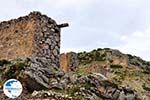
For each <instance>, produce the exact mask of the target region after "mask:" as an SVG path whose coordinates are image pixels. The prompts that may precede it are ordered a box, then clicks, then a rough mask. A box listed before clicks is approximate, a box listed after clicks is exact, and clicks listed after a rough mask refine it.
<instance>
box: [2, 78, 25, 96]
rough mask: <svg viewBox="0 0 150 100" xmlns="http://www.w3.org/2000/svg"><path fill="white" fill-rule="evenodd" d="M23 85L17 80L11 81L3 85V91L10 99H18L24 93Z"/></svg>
mask: <svg viewBox="0 0 150 100" xmlns="http://www.w3.org/2000/svg"><path fill="white" fill-rule="evenodd" d="M22 90H23V88H22V85H21V83H20V82H19V81H18V80H16V79H9V80H7V81H6V82H5V83H4V85H3V91H4V94H5V95H6V96H8V97H9V98H17V97H18V96H19V95H20V94H21V93H22Z"/></svg>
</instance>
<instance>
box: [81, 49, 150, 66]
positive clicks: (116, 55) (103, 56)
mask: <svg viewBox="0 0 150 100" xmlns="http://www.w3.org/2000/svg"><path fill="white" fill-rule="evenodd" d="M78 59H79V62H80V64H87V63H91V62H92V61H105V62H106V63H107V65H108V64H115V65H121V66H124V67H129V66H132V67H137V68H150V62H148V61H144V60H142V59H141V58H140V57H137V56H132V55H129V54H123V53H121V52H120V51H119V50H115V49H110V48H104V49H101V48H99V49H95V50H93V51H91V52H79V53H78Z"/></svg>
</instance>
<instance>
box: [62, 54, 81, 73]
mask: <svg viewBox="0 0 150 100" xmlns="http://www.w3.org/2000/svg"><path fill="white" fill-rule="evenodd" d="M78 65H79V61H78V58H77V53H75V52H69V53H66V54H65V53H63V54H61V55H60V67H61V69H62V70H63V71H64V72H69V71H73V70H75V69H76V68H77V67H78Z"/></svg>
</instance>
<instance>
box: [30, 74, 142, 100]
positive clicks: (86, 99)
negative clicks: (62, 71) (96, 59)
mask: <svg viewBox="0 0 150 100" xmlns="http://www.w3.org/2000/svg"><path fill="white" fill-rule="evenodd" d="M73 80H74V82H73V83H70V84H68V85H67V87H66V88H65V90H63V92H61V91H62V90H53V91H51V90H49V91H34V92H33V93H32V98H34V99H35V98H36V99H38V98H41V99H54V100H140V98H139V97H138V96H137V95H136V92H135V91H133V90H132V89H130V88H118V87H117V85H116V84H113V83H111V82H109V81H108V80H107V78H105V77H104V76H103V75H101V74H98V73H93V74H89V75H87V76H80V77H79V78H73Z"/></svg>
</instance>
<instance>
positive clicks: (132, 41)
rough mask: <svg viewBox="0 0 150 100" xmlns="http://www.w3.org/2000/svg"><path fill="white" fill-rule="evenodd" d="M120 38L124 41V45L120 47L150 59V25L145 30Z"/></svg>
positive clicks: (122, 49) (124, 50) (127, 51)
mask: <svg viewBox="0 0 150 100" xmlns="http://www.w3.org/2000/svg"><path fill="white" fill-rule="evenodd" d="M120 39H121V41H123V42H124V45H122V46H120V47H118V48H119V49H120V50H121V51H123V52H125V53H131V54H134V55H138V56H141V57H142V58H144V59H146V60H150V56H148V55H149V52H150V48H149V47H150V27H149V28H147V29H145V31H136V32H133V33H131V34H128V35H123V36H121V37H120Z"/></svg>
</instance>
